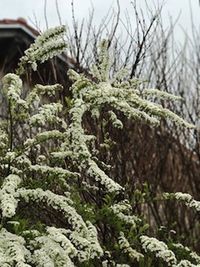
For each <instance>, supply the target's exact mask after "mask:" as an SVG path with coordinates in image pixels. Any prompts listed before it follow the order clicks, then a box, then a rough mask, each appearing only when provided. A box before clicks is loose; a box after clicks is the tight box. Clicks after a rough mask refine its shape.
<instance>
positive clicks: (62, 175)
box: [29, 164, 79, 178]
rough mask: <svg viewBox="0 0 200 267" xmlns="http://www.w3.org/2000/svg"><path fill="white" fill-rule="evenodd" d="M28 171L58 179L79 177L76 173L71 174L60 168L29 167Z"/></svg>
mask: <svg viewBox="0 0 200 267" xmlns="http://www.w3.org/2000/svg"><path fill="white" fill-rule="evenodd" d="M29 168H30V170H32V171H35V172H37V173H38V174H40V173H41V174H46V175H48V174H50V175H53V176H56V177H59V178H69V177H71V178H77V177H78V176H79V174H78V173H75V172H71V171H69V170H66V169H63V168H60V167H49V166H46V165H38V164H36V165H31V166H30V167H29Z"/></svg>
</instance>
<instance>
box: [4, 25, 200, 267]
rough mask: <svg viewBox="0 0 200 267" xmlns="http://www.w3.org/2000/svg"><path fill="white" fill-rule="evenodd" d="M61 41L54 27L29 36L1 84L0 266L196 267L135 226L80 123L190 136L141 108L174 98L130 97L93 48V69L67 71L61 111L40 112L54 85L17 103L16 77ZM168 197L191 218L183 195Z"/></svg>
mask: <svg viewBox="0 0 200 267" xmlns="http://www.w3.org/2000/svg"><path fill="white" fill-rule="evenodd" d="M64 33H65V28H64V27H56V28H55V29H51V30H48V31H47V32H45V33H44V34H43V35H41V36H39V37H38V38H37V39H36V40H35V42H34V44H32V45H31V47H30V48H29V49H28V50H27V51H26V52H25V56H23V57H22V58H21V60H20V63H19V67H18V69H17V70H16V74H11V73H9V74H7V75H5V76H4V77H3V79H2V93H3V94H5V96H6V101H7V114H8V118H7V120H4V121H3V120H2V121H1V124H0V131H1V137H0V144H1V145H0V172H1V180H0V181H1V189H0V209H1V230H0V237H1V238H0V263H1V266H4V267H5V266H18V267H23V266H24V267H25V266H41V267H51V266H52V267H53V266H57V267H64V266H66V267H67V266H118V267H120V266H158V265H159V266H166V265H167V266H200V265H199V264H200V260H199V256H198V255H197V254H196V253H194V252H192V251H191V250H189V252H187V254H188V256H187V257H186V256H183V258H180V257H179V256H178V255H177V253H176V251H177V244H175V242H174V243H173V242H172V241H170V242H169V240H163V241H161V240H158V239H156V238H155V237H149V236H148V225H147V224H146V222H145V219H144V218H143V217H142V214H137V213H136V212H135V211H134V210H133V206H132V203H131V200H130V199H129V197H128V195H127V193H126V188H124V187H123V186H122V185H120V183H118V182H116V181H115V180H114V179H112V177H111V176H110V175H109V171H108V170H109V168H110V166H107V165H106V164H104V162H102V161H101V160H100V158H99V157H98V149H97V147H96V145H95V141H96V138H97V137H96V136H95V135H93V134H92V133H88V132H87V131H86V129H85V126H84V118H85V116H90V117H92V118H94V119H96V120H99V119H101V114H102V112H103V111H104V114H107V120H108V122H109V123H110V124H111V125H112V126H113V127H116V128H118V129H122V128H123V121H122V120H121V119H120V118H119V114H123V116H125V117H127V118H128V119H130V120H136V121H141V122H145V123H148V124H150V125H152V126H155V125H158V124H159V122H160V120H161V119H169V120H171V121H173V122H174V123H176V124H178V125H180V126H184V127H188V128H193V125H191V124H189V123H187V122H186V121H184V120H183V119H182V118H180V117H179V116H178V115H176V114H174V113H173V112H172V111H170V110H168V109H166V108H163V107H162V106H161V105H159V104H156V103H154V102H152V101H150V100H149V97H153V98H159V99H164V100H165V99H167V100H179V97H176V96H173V95H170V94H169V93H165V92H161V91H159V90H144V91H142V92H140V91H139V90H138V82H137V80H135V79H127V73H126V70H122V71H120V72H119V73H117V74H114V75H112V76H111V74H110V66H111V64H112V62H111V60H110V58H109V51H108V46H107V42H106V41H102V43H101V44H100V47H99V55H98V57H99V64H98V66H96V65H95V66H92V67H91V69H90V72H89V73H88V76H85V75H83V74H79V73H77V72H76V71H75V70H69V72H68V74H69V78H70V79H71V81H72V82H73V84H72V86H71V88H70V90H71V93H72V98H71V99H70V105H69V106H68V107H66V106H65V105H64V104H63V103H60V102H59V101H58V102H51V101H49V103H48V104H47V103H46V104H44V103H43V95H44V94H47V95H49V100H51V96H54V95H55V93H56V91H57V90H61V89H62V87H61V86H60V85H58V84H55V85H46V86H43V85H40V84H36V85H35V86H34V87H33V88H32V89H31V90H30V92H28V93H27V95H26V96H24V97H23V98H22V91H23V81H22V77H23V74H24V73H25V72H26V68H28V67H31V68H32V69H33V70H36V69H37V64H38V63H42V62H44V61H45V60H47V59H49V58H52V57H53V56H56V55H58V54H59V53H61V52H63V51H64V50H65V49H66V44H65V42H64V39H63V36H64ZM66 112H68V115H69V120H68V119H66V117H65V115H64V114H66ZM102 145H105V143H104V140H103V142H102ZM133 194H134V192H133ZM170 196H171V195H167V194H166V198H168V197H170ZM173 197H174V198H175V199H177V200H181V201H184V202H185V203H186V205H187V206H189V207H193V208H195V209H196V210H197V211H199V202H197V201H195V200H193V198H192V197H191V196H190V195H187V194H183V193H175V194H174V195H172V196H171V197H170V198H173ZM180 245H181V244H180ZM181 248H182V247H181ZM183 248H184V246H183ZM185 250H186V251H187V249H186V248H185ZM183 255H184V254H183Z"/></svg>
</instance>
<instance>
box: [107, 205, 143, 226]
mask: <svg viewBox="0 0 200 267" xmlns="http://www.w3.org/2000/svg"><path fill="white" fill-rule="evenodd" d="M110 209H111V210H112V212H113V213H114V214H115V216H117V217H118V218H119V219H120V220H121V221H122V222H124V223H125V224H127V225H131V226H132V227H134V228H135V227H136V225H137V223H138V222H140V219H139V218H138V217H137V216H135V215H130V213H131V205H130V204H129V202H128V200H123V201H121V202H118V203H117V204H114V205H112V206H111V207H110Z"/></svg>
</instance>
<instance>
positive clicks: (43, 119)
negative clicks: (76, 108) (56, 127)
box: [30, 103, 62, 126]
mask: <svg viewBox="0 0 200 267" xmlns="http://www.w3.org/2000/svg"><path fill="white" fill-rule="evenodd" d="M61 110H62V104H60V103H51V104H44V105H42V107H40V108H39V109H38V113H37V114H35V115H33V116H31V117H30V124H31V125H33V126H35V125H42V126H44V125H45V124H46V123H47V122H49V123H50V122H59V121H60V119H59V118H58V113H59V112H61Z"/></svg>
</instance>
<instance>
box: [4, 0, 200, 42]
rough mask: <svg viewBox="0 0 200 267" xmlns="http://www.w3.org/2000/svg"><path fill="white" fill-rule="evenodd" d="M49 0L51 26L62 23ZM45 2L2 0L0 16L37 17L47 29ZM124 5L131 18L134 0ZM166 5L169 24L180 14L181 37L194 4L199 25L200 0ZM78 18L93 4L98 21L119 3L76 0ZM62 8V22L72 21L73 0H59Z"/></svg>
mask: <svg viewBox="0 0 200 267" xmlns="http://www.w3.org/2000/svg"><path fill="white" fill-rule="evenodd" d="M46 1H47V18H48V24H49V26H54V25H58V24H59V20H58V16H57V12H56V5H55V1H54V0H46ZM136 1H137V3H138V6H141V7H142V8H143V9H144V3H145V0H136ZM44 2H45V0H0V19H3V18H14V19H16V18H18V17H24V18H26V19H27V20H28V21H29V23H30V19H31V20H32V21H35V18H36V19H37V22H38V24H39V25H40V28H41V30H44V29H45V20H44ZM119 2H120V5H121V13H122V14H123V13H124V12H125V11H126V10H128V12H129V15H130V17H132V16H133V9H132V5H131V0H119ZM147 2H148V3H149V4H150V5H151V6H153V3H154V2H157V3H159V4H161V3H162V2H163V0H147ZM164 2H165V4H164V8H163V11H162V17H163V20H164V23H165V25H167V24H168V23H169V16H171V17H172V18H173V19H174V20H175V19H176V18H177V17H178V15H179V14H180V18H179V22H178V24H177V26H176V32H177V35H178V37H179V36H180V38H181V27H183V28H184V29H185V30H187V31H189V30H190V8H189V7H190V4H189V3H191V7H192V10H193V18H194V22H195V25H196V26H197V27H199V25H200V6H199V4H198V2H199V1H198V0H164ZM74 3H75V11H76V17H77V18H78V19H80V20H81V19H82V18H87V16H88V11H89V9H91V3H92V5H93V7H94V10H95V22H96V23H97V24H98V22H99V21H100V20H101V19H102V18H103V17H104V16H105V14H106V11H107V10H108V9H109V7H110V6H112V5H113V6H115V5H116V1H114V0H74ZM58 5H59V10H60V14H61V17H62V22H63V23H64V24H65V23H66V22H68V23H70V20H71V0H58Z"/></svg>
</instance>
